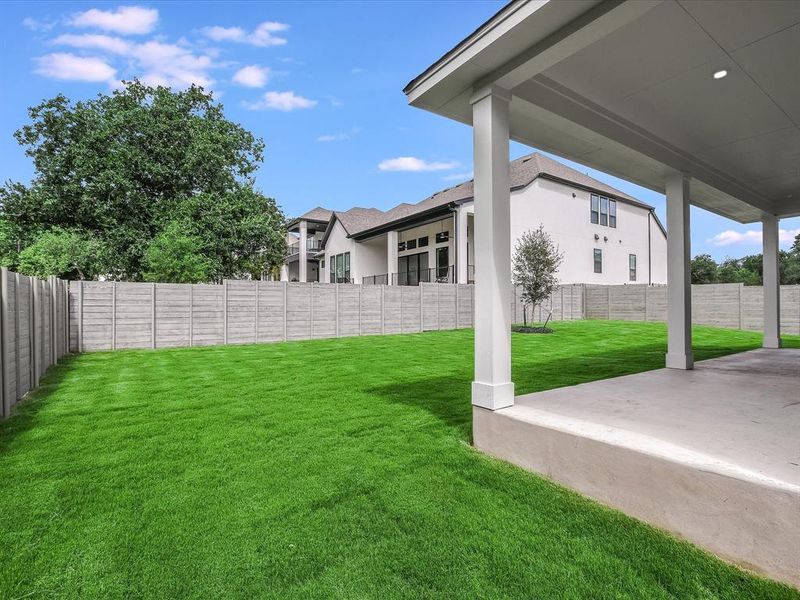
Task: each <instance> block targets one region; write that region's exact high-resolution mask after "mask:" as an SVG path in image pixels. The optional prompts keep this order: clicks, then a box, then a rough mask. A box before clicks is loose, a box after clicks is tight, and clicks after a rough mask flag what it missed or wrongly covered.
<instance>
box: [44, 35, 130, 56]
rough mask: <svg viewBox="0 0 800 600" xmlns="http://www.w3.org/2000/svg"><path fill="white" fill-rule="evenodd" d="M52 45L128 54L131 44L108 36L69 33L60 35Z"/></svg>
mask: <svg viewBox="0 0 800 600" xmlns="http://www.w3.org/2000/svg"><path fill="white" fill-rule="evenodd" d="M53 43H54V44H59V45H61V46H72V47H73V48H97V49H99V50H105V51H107V52H112V53H114V54H128V53H130V51H131V47H132V46H131V44H130V43H129V42H127V41H126V40H123V39H122V38H118V37H113V36H110V35H103V34H94V33H86V34H82V35H74V34H71V33H68V34H65V35H60V36H58V37H57V38H56V39H54V40H53Z"/></svg>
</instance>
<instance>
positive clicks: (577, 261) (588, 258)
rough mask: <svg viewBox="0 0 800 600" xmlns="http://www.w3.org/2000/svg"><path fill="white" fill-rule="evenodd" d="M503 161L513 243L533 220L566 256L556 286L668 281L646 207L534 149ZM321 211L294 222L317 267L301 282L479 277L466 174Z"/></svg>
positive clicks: (657, 230)
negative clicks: (412, 200) (405, 200)
mask: <svg viewBox="0 0 800 600" xmlns="http://www.w3.org/2000/svg"><path fill="white" fill-rule="evenodd" d="M509 168H510V175H511V177H510V179H511V229H512V230H511V240H512V248H513V246H514V245H515V244H516V241H517V240H518V239H519V238H520V236H521V235H522V234H523V233H524V232H526V231H529V230H531V229H535V228H537V227H538V226H539V225H540V224H541V225H543V226H544V229H545V230H546V231H547V232H548V233H549V234H550V235H551V237H552V238H553V240H554V242H555V243H556V244H557V245H558V246H559V248H560V249H561V250H562V251H563V253H564V260H563V263H562V265H561V267H560V269H559V272H558V277H559V280H560V281H561V282H562V283H604V284H621V283H665V282H666V246H667V244H666V232H665V230H664V228H663V226H662V225H661V223H660V222H659V220H658V218H657V217H656V214H655V211H654V209H653V207H652V206H649V205H648V204H645V203H643V202H641V201H639V200H637V199H636V198H633V197H632V196H629V195H628V194H625V193H624V192H621V191H619V190H617V189H614V188H613V187H611V186H609V185H607V184H605V183H602V182H600V181H597V180H596V179H594V178H592V177H589V176H588V175H586V174H584V173H581V172H579V171H576V170H575V169H572V168H570V167H567V166H566V165H564V164H562V163H560V162H558V161H555V160H553V159H551V158H548V157H546V156H544V155H542V154H539V153H533V154H530V155H528V156H524V157H522V158H520V159H517V160H515V161H513V162H511V164H510V167H509ZM327 212H329V211H325V209H314V210H313V211H311V212H310V213H308V214H307V215H304V217H300V218H299V219H296V220H295V221H293V222H292V223H294V224H295V226H296V227H300V226H301V224H302V223H303V222H305V223H306V227H307V231H311V229H310V228H311V227H312V226H313V228H314V235H313V237H309V236H308V234H307V237H306V239H314V240H318V241H319V242H318V243H319V245H320V246H321V248H320V249H319V250H318V251H317V252H316V253H314V254H313V257H312V255H311V254H308V256H309V257H310V258H308V259H307V260H310V261H316V262H314V263H313V264H314V266H316V265H318V266H319V269H318V271H317V273H318V274H317V276H316V277H315V276H314V273H313V271H312V270H311V269H307V271H306V277H305V278H303V277H302V276H300V275H299V276H298V280H300V281H323V282H351V283H363V284H381V283H383V284H392V285H417V284H418V283H419V282H420V281H426V282H427V281H439V282H459V283H463V282H471V281H473V280H474V277H475V276H476V275H477V276H478V277H480V274H479V273H478V274H475V273H474V267H473V265H474V260H473V258H474V256H473V243H472V240H473V231H474V227H473V224H474V218H475V215H474V206H473V188H472V181H467V182H464V183H461V184H459V185H456V186H454V187H451V188H448V189H445V190H442V191H440V192H437V193H435V194H433V195H432V196H430V197H429V198H426V199H425V200H423V201H421V202H419V203H417V204H400V205H398V206H396V207H394V208H392V209H390V210H388V211H381V210H378V209H375V208H360V207H358V208H351V209H350V210H347V211H333V212H331V213H330V216H329V219H328V221H327V223H325V225H324V227H323V224H322V219H320V217H323V216H324V213H327ZM312 217H316V219H317V220H314V219H312ZM323 229H324V231H323ZM302 235H303V234H302V230H301V231H300V236H301V237H302ZM307 243H308V242H307ZM313 243H314V244H317V241H315V242H313ZM315 247H316V246H315ZM309 252H310V251H309ZM309 264H311V263H309ZM292 272H293V271H292V267H291V263H289V277H290V278H291V273H292ZM298 273H299V272H298Z"/></svg>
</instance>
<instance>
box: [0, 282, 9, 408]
mask: <svg viewBox="0 0 800 600" xmlns="http://www.w3.org/2000/svg"><path fill="white" fill-rule="evenodd" d="M8 335H9V331H8V269H6V268H5V267H2V268H0V383H1V384H2V386H0V387H2V392H0V414H2V416H3V417H7V416H8V413H9V411H10V410H11V400H10V398H11V391H10V390H9V387H10V386H9V383H10V382H9V381H8V373H7V370H6V369H7V368H8Z"/></svg>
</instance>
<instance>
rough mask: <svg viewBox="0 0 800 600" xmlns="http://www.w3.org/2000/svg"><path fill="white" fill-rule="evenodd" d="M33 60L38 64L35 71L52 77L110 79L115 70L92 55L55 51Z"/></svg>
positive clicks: (81, 79)
mask: <svg viewBox="0 0 800 600" xmlns="http://www.w3.org/2000/svg"><path fill="white" fill-rule="evenodd" d="M35 60H36V62H37V64H38V67H37V68H36V72H37V73H38V74H39V75H43V76H44V77H50V78H53V79H69V80H74V81H110V80H111V79H112V78H113V77H114V75H115V74H116V72H117V71H116V69H114V67H112V66H111V65H109V64H108V63H107V62H106V61H105V60H103V59H102V58H97V57H93V56H75V55H74V54H69V53H61V52H56V53H53V54H46V55H45V56H40V57H39V58H37V59H35Z"/></svg>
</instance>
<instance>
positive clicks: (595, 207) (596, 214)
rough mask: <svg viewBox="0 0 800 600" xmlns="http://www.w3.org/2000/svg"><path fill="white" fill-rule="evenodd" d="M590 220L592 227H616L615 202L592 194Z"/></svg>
mask: <svg viewBox="0 0 800 600" xmlns="http://www.w3.org/2000/svg"><path fill="white" fill-rule="evenodd" d="M589 215H590V219H591V221H592V223H593V224H594V225H605V226H606V227H616V226H617V201H616V200H611V199H610V198H606V197H605V196H598V195H597V194H592V196H591V206H590V212H589Z"/></svg>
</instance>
